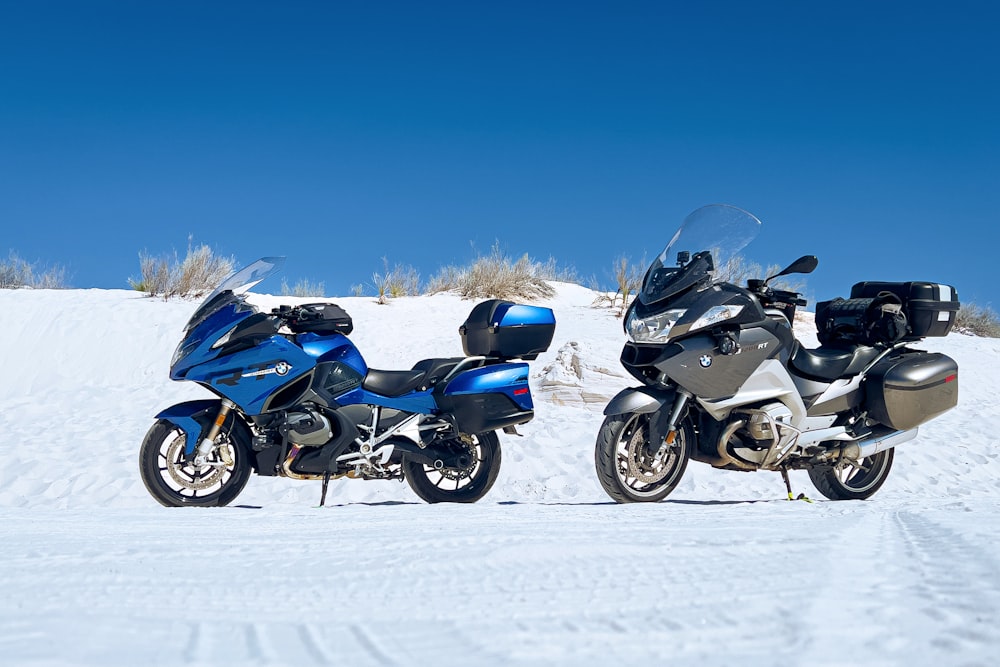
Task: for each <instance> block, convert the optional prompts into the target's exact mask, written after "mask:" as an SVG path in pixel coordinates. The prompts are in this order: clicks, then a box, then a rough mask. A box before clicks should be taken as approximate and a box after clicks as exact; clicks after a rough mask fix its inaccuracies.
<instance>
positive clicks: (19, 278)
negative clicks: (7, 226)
mask: <svg viewBox="0 0 1000 667" xmlns="http://www.w3.org/2000/svg"><path fill="white" fill-rule="evenodd" d="M65 277H66V271H65V269H63V268H62V267H58V266H57V267H53V268H50V269H46V270H41V269H39V268H38V267H37V266H36V265H34V264H32V263H31V262H28V261H25V260H23V259H21V257H19V256H18V255H17V253H15V252H14V251H13V250H12V251H11V252H10V254H8V255H7V260H6V261H0V289H18V288H21V287H30V288H34V289H60V288H62V287H65V286H66V284H65Z"/></svg>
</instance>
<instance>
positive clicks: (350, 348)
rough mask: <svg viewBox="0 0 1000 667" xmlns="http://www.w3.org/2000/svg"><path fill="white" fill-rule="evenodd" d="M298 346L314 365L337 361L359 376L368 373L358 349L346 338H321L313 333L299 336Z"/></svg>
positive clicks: (366, 365) (340, 336)
mask: <svg viewBox="0 0 1000 667" xmlns="http://www.w3.org/2000/svg"><path fill="white" fill-rule="evenodd" d="M298 342H299V345H301V346H302V349H303V350H305V352H306V354H308V355H309V356H310V357H312V358H314V359H315V360H316V363H320V362H323V361H339V362H342V363H345V364H347V365H348V366H350V367H351V368H353V369H354V370H356V371H357V372H358V373H360V374H361V376H362V377H363V376H365V375H366V374H367V373H368V364H366V363H365V360H364V358H363V357H362V356H361V353H360V352H358V348H356V347H355V346H354V343H352V342H351V341H350V340H349V339H348V338H347V336H342V335H340V334H334V335H332V336H321V335H319V334H314V333H306V334H300V335H299V337H298Z"/></svg>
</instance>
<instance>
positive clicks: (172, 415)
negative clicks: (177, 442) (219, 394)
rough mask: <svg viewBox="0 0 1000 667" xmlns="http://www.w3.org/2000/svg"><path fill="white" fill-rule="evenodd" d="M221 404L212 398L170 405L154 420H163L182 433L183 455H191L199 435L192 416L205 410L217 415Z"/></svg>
mask: <svg viewBox="0 0 1000 667" xmlns="http://www.w3.org/2000/svg"><path fill="white" fill-rule="evenodd" d="M221 403H222V402H221V401H220V400H219V399H213V398H209V399H204V400H201V401H188V402H186V403H178V404H177V405H171V406H170V407H169V408H167V409H166V410H163V411H162V412H160V414H158V415H156V418H157V419H165V420H167V421H168V422H170V423H171V424H173V425H174V426H176V427H177V428H179V429H181V430H182V431H184V436H185V438H186V443H185V445H184V453H185V454H186V455H191V454H193V453H194V450H195V448H196V447H197V446H198V436H199V435H201V424H199V423H198V421H197V420H196V419H194V416H195V415H197V414H200V413H202V412H205V411H206V410H211V411H212V412H213V414H214V413H218V412H219V405H220V404H221Z"/></svg>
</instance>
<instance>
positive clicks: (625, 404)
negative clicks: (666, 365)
mask: <svg viewBox="0 0 1000 667" xmlns="http://www.w3.org/2000/svg"><path fill="white" fill-rule="evenodd" d="M674 394H675V390H674V389H673V388H670V389H663V390H658V389H653V388H651V387H630V388H628V389H623V390H621V391H620V392H618V395H616V396H615V397H614V398H612V399H611V402H610V403H608V405H607V407H605V408H604V414H605V415H624V414H629V413H633V412H638V413H649V412H657V411H658V410H659V409H660V408H661V407H662V406H663V404H664V403H667V402H669V403H671V404H672V403H673V401H674Z"/></svg>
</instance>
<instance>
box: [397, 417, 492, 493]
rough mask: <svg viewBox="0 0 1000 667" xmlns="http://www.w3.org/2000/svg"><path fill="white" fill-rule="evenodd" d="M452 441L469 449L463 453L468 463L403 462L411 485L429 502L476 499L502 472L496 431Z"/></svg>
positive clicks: (461, 447) (460, 446) (456, 445)
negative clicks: (446, 465) (450, 465)
mask: <svg viewBox="0 0 1000 667" xmlns="http://www.w3.org/2000/svg"><path fill="white" fill-rule="evenodd" d="M463 437H465V436H463ZM452 443H453V445H454V446H455V447H457V448H459V449H462V450H465V451H464V452H462V453H463V454H465V456H464V458H465V459H466V461H467V465H465V466H463V467H461V468H440V469H437V468H435V467H434V466H429V465H425V464H423V463H419V462H417V461H409V460H408V461H404V462H403V474H404V475H405V476H406V481H407V482H408V483H409V485H410V488H411V489H413V492H414V493H416V494H417V495H418V496H420V498H421V499H422V500H424V501H426V502H428V503H474V502H476V501H477V500H479V499H480V498H482V497H483V496H485V495H486V492H487V491H489V490H490V488H491V487H492V486H493V483H494V482H496V481H497V475H498V474H500V440H499V439H498V438H497V435H496V433H493V432H489V433H480V434H478V435H474V436H470V437H469V438H468V441H465V440H458V439H456V440H454V441H452Z"/></svg>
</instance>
